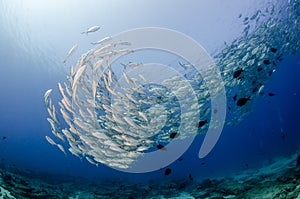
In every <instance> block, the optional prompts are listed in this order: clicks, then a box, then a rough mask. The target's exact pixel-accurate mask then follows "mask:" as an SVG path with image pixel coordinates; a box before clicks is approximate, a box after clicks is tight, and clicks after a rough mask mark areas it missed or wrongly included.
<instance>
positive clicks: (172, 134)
mask: <svg viewBox="0 0 300 199" xmlns="http://www.w3.org/2000/svg"><path fill="white" fill-rule="evenodd" d="M179 135H180V133H176V132H175V133H171V134H170V138H172V139H173V138H177V137H178V136H179Z"/></svg>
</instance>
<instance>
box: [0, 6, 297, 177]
mask: <svg viewBox="0 0 300 199" xmlns="http://www.w3.org/2000/svg"><path fill="white" fill-rule="evenodd" d="M0 2H1V3H0V5H1V8H0V11H1V13H2V14H0V15H1V17H2V18H1V23H2V24H3V29H1V30H0V46H1V48H0V60H1V63H0V91H1V99H0V102H1V103H0V121H1V123H0V124H1V125H0V136H1V137H2V136H6V137H7V139H4V140H0V161H1V163H2V164H3V165H6V166H11V167H17V168H25V169H29V170H34V171H41V172H48V173H51V174H67V175H75V176H86V177H92V178H99V179H104V178H120V177H127V178H137V179H141V178H140V177H141V176H143V177H145V178H143V179H151V178H158V177H162V178H165V176H164V170H159V171H156V172H152V173H150V174H126V173H121V172H118V171H115V170H113V169H111V168H108V167H106V166H104V165H100V166H99V167H98V168H97V167H95V166H94V165H91V164H89V163H88V162H87V161H85V160H84V161H80V160H79V159H78V158H76V157H74V156H72V155H71V154H70V153H68V155H67V156H65V155H64V154H63V153H61V152H60V151H59V150H58V149H57V148H55V147H52V146H51V145H49V144H48V143H47V142H46V140H45V135H50V134H51V129H50V126H49V124H48V122H47V120H46V118H47V112H46V109H45V107H44V102H43V95H44V92H45V91H46V90H47V89H49V88H56V84H57V82H58V81H65V76H66V74H67V72H68V68H66V67H65V66H64V65H63V64H62V63H61V60H63V59H64V56H65V54H66V52H67V51H68V49H69V48H70V46H72V45H73V44H74V43H76V42H78V43H79V44H80V45H81V46H82V48H81V49H79V52H77V53H76V54H75V56H74V57H75V58H74V59H75V60H76V59H77V58H78V57H79V55H80V53H83V52H85V51H86V50H88V48H89V47H90V46H89V45H88V44H89V41H93V40H94V41H95V40H99V39H100V38H102V37H105V36H109V35H111V34H115V33H118V32H119V31H124V30H126V29H129V28H136V27H141V26H160V27H166V28H172V29H175V30H178V31H182V32H183V33H185V34H187V35H189V36H191V37H193V38H194V39H196V40H197V41H198V42H200V43H201V44H202V45H203V46H204V47H205V48H206V49H207V50H208V52H210V53H212V54H213V53H214V52H215V51H217V49H219V48H221V47H222V45H223V42H224V41H227V42H229V43H230V41H232V40H233V39H235V38H237V37H238V36H239V35H240V33H241V31H242V29H243V26H242V25H241V20H239V19H238V15H239V14H240V13H243V15H245V16H246V15H247V13H252V11H253V12H254V11H255V10H257V9H258V8H260V7H261V6H262V5H263V3H256V2H255V1H250V0H249V1H245V2H244V1H243V2H241V1H231V3H226V5H225V3H222V1H217V0H214V1H210V3H208V1H206V3H200V2H199V3H197V2H196V1H179V2H178V3H172V4H171V1H165V2H164V3H162V2H160V3H158V2H157V1H151V3H150V2H147V3H145V2H144V3H141V2H139V3H138V2H137V1H128V3H126V4H125V3H121V2H119V1H118V2H117V1H102V2H101V3H99V2H98V3H96V2H95V1H87V2H85V3H84V2H83V1H82V2H79V1H77V2H75V3H74V2H73V3H71V1H65V2H64V3H62V4H59V3H58V2H52V3H48V5H43V4H42V3H39V2H38V1H33V0H32V1H27V3H26V2H25V1H24V2H22V1H15V2H14V3H11V2H9V1H4V0H2V1H0ZM172 2H173V1H172ZM173 4H174V5H173ZM218 4H219V5H220V4H221V6H217V5H218ZM95 5H96V6H95ZM133 6H134V7H133ZM170 7H172V9H170ZM2 11H3V12H2ZM195 16H196V17H195ZM91 25H101V26H103V30H101V31H100V32H99V34H95V35H91V36H90V37H88V38H86V37H84V36H82V35H80V32H82V31H83V30H85V29H86V28H87V27H89V26H91ZM299 67H300V54H297V55H293V56H288V57H286V58H285V59H284V61H282V62H281V63H280V64H279V66H278V68H277V71H276V72H275V73H274V75H273V76H272V77H271V80H270V81H269V82H268V83H267V84H266V85H265V93H268V92H272V93H275V94H276V95H275V96H273V97H269V96H265V97H260V98H259V99H258V100H257V102H256V108H255V110H254V111H253V113H251V114H250V115H248V116H247V117H246V118H245V120H244V121H242V122H241V123H240V124H238V125H237V126H235V127H225V128H224V130H223V132H222V135H221V138H220V139H219V141H218V143H217V145H216V147H215V148H214V149H213V151H212V152H211V153H210V154H209V155H208V156H207V157H205V158H204V159H202V160H199V159H198V155H197V154H198V150H199V147H200V145H201V142H202V139H203V136H198V137H197V139H195V141H194V143H193V145H192V146H191V147H190V149H189V150H188V151H187V152H186V153H185V154H184V156H183V160H182V161H176V162H175V163H174V164H172V165H170V166H169V167H170V168H172V175H173V176H178V177H186V176H187V175H188V174H189V173H192V174H193V175H194V176H199V177H201V178H202V177H210V176H224V175H229V174H230V173H234V172H237V171H241V170H245V169H247V168H246V166H245V164H248V165H249V168H256V167H260V166H262V165H264V164H267V163H271V162H272V161H274V158H276V157H278V156H283V155H289V154H292V153H295V151H296V150H297V149H298V148H299V144H300V133H299V132H300V127H299V125H298V123H299V118H300V105H299V101H300V88H299V76H300V68H299ZM52 97H53V99H58V97H59V94H58V92H57V90H54V92H53V95H52ZM201 163H205V164H204V165H201Z"/></svg>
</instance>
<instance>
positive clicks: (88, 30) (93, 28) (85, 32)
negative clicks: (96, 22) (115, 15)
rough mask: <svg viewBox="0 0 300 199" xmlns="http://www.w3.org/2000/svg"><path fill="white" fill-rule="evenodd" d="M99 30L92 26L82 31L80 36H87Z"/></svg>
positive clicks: (97, 27) (98, 27)
mask: <svg viewBox="0 0 300 199" xmlns="http://www.w3.org/2000/svg"><path fill="white" fill-rule="evenodd" d="M99 29H100V26H92V27H90V28H88V29H87V30H86V31H83V32H82V33H81V34H89V33H92V32H96V31H98V30H99Z"/></svg>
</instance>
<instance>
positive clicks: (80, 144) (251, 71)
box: [44, 0, 300, 169]
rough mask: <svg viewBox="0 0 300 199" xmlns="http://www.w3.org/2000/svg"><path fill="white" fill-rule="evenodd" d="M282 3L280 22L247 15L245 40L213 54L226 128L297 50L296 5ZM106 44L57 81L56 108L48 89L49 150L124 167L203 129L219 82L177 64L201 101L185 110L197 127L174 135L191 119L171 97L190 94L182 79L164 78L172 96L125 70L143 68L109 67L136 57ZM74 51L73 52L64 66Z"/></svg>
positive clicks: (293, 0) (299, 23)
mask: <svg viewBox="0 0 300 199" xmlns="http://www.w3.org/2000/svg"><path fill="white" fill-rule="evenodd" d="M287 4H288V5H287V8H286V10H285V11H284V12H286V14H285V16H284V17H278V18H276V17H275V16H277V15H278V13H276V12H278V11H276V10H274V8H272V7H271V8H267V10H264V11H263V10H259V11H257V12H256V13H255V14H254V15H253V16H251V17H245V18H244V21H243V22H244V25H245V29H244V34H243V36H242V37H241V38H239V39H236V40H235V41H234V42H233V43H232V44H230V45H226V46H225V48H224V49H223V50H222V51H221V52H220V53H218V54H217V55H216V56H215V57H214V58H215V60H216V62H217V66H218V67H219V69H220V71H221V75H222V78H223V80H224V85H225V89H226V96H227V117H226V121H225V122H226V124H227V125H235V124H237V123H239V122H240V121H241V120H242V119H243V118H244V117H245V116H246V115H247V114H249V113H250V112H251V111H252V110H253V108H254V102H255V100H256V99H257V98H258V96H260V95H262V94H263V88H264V85H265V84H266V82H267V81H268V80H269V79H270V77H271V75H272V74H273V73H274V72H275V70H276V67H277V65H279V62H280V61H281V60H282V59H283V57H284V56H287V55H290V54H294V53H297V52H299V49H300V33H299V32H300V15H299V8H300V1H298V0H289V2H288V3H287ZM239 17H241V15H240V16H239ZM261 21H263V22H261ZM259 22H261V25H260V26H258V27H256V28H255V29H251V26H252V24H253V23H254V24H256V25H257V24H259ZM99 28H100V27H99V26H93V27H91V28H89V29H87V31H85V32H83V33H85V34H88V33H92V32H95V31H97V30H98V29H99ZM110 41H111V37H106V38H104V39H101V40H99V41H97V42H93V43H92V44H93V45H94V48H93V49H91V50H90V51H88V52H87V53H86V54H83V55H82V56H81V57H80V59H79V61H78V62H77V63H76V65H75V66H72V67H71V68H70V74H69V75H68V77H67V81H66V82H64V83H58V90H59V92H60V95H61V100H60V101H59V102H58V105H59V107H58V108H57V106H55V105H54V104H53V102H52V99H51V98H50V95H51V92H52V89H49V90H47V91H46V92H45V95H44V102H45V106H46V108H47V111H48V114H49V117H48V118H47V120H48V122H49V124H50V126H51V130H52V133H53V135H54V138H51V137H50V136H48V135H46V136H45V137H46V140H47V141H48V142H49V143H50V144H51V145H54V146H56V147H57V148H58V149H59V150H61V151H62V152H63V153H64V154H66V153H67V150H68V151H69V152H70V153H71V154H73V155H75V156H77V157H79V158H85V159H86V160H87V161H88V162H89V163H91V164H94V165H96V166H98V164H99V163H102V164H105V165H108V166H112V167H117V168H123V169H126V168H129V167H130V165H131V164H132V163H133V162H134V161H135V160H136V159H137V158H138V157H139V156H142V155H143V154H144V153H146V152H148V151H151V150H153V148H155V147H156V148H157V149H159V150H160V149H163V150H165V149H166V148H167V146H165V144H166V143H169V142H170V141H171V140H172V139H184V138H185V137H186V136H189V126H196V127H197V128H198V133H205V132H206V131H207V128H208V126H209V120H210V116H211V114H212V113H214V112H217V111H218V110H211V108H210V100H211V96H213V95H212V93H210V92H209V90H208V88H207V86H206V85H207V83H210V84H211V85H214V90H213V91H211V92H218V90H219V89H220V86H222V85H220V84H219V83H218V82H214V81H215V80H214V79H213V78H211V79H206V81H210V82H205V81H204V80H203V78H202V75H203V74H199V72H197V71H196V70H195V68H194V67H193V66H192V65H190V64H189V63H184V62H183V61H178V65H177V66H178V67H182V68H183V69H184V71H185V74H184V75H185V77H186V78H187V80H188V82H189V85H191V86H192V88H193V90H194V92H195V93H196V95H197V97H198V103H195V104H188V106H189V109H188V110H190V111H193V110H200V117H199V122H198V123H196V124H194V123H192V122H191V123H187V124H185V126H186V128H183V130H182V129H181V132H179V126H180V122H181V120H180V118H181V116H182V114H185V115H186V116H189V114H191V112H189V111H187V112H183V113H182V112H181V111H182V110H184V109H185V107H181V106H182V104H179V102H178V99H177V97H176V96H175V95H174V93H176V94H177V95H178V96H180V95H183V94H184V92H183V91H184V90H185V89H188V88H187V87H186V84H185V81H183V80H182V79H181V78H180V77H179V76H174V77H172V78H169V79H165V80H164V82H163V83H164V85H172V86H173V87H172V89H173V90H172V91H170V90H169V89H167V88H166V87H164V86H159V85H154V84H149V83H148V81H147V79H146V78H145V77H144V76H143V75H142V74H140V75H139V77H140V78H138V79H137V78H131V77H130V76H128V75H127V73H126V71H127V69H130V68H138V67H143V63H140V62H129V63H122V64H120V65H119V66H113V64H111V60H113V58H114V57H115V56H120V55H129V54H133V53H134V51H132V50H128V49H126V46H128V45H130V41H120V42H119V43H110ZM77 47H78V46H77V45H74V46H73V47H72V49H71V50H70V51H69V53H68V55H67V57H66V59H65V60H64V62H66V61H67V60H68V58H69V57H70V56H71V55H72V54H73V53H74V51H75V50H76V49H77ZM177 66H176V67H177ZM174 67H175V66H174ZM118 71H119V73H118ZM120 71H121V72H120ZM207 72H208V73H209V70H208V71H207ZM117 74H120V75H117ZM121 78H122V79H124V81H125V82H126V84H127V85H128V86H126V87H120V85H119V83H118V81H119V80H120V79H121ZM174 85H176V86H175V87H174ZM181 97H184V96H181ZM185 97H188V96H185ZM161 124H164V126H161ZM58 141H61V142H64V143H63V144H59V143H58ZM66 149H67V150H66Z"/></svg>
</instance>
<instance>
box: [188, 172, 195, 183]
mask: <svg viewBox="0 0 300 199" xmlns="http://www.w3.org/2000/svg"><path fill="white" fill-rule="evenodd" d="M189 179H190V181H193V180H194V178H193V176H192V174H191V173H190V174H189Z"/></svg>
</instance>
